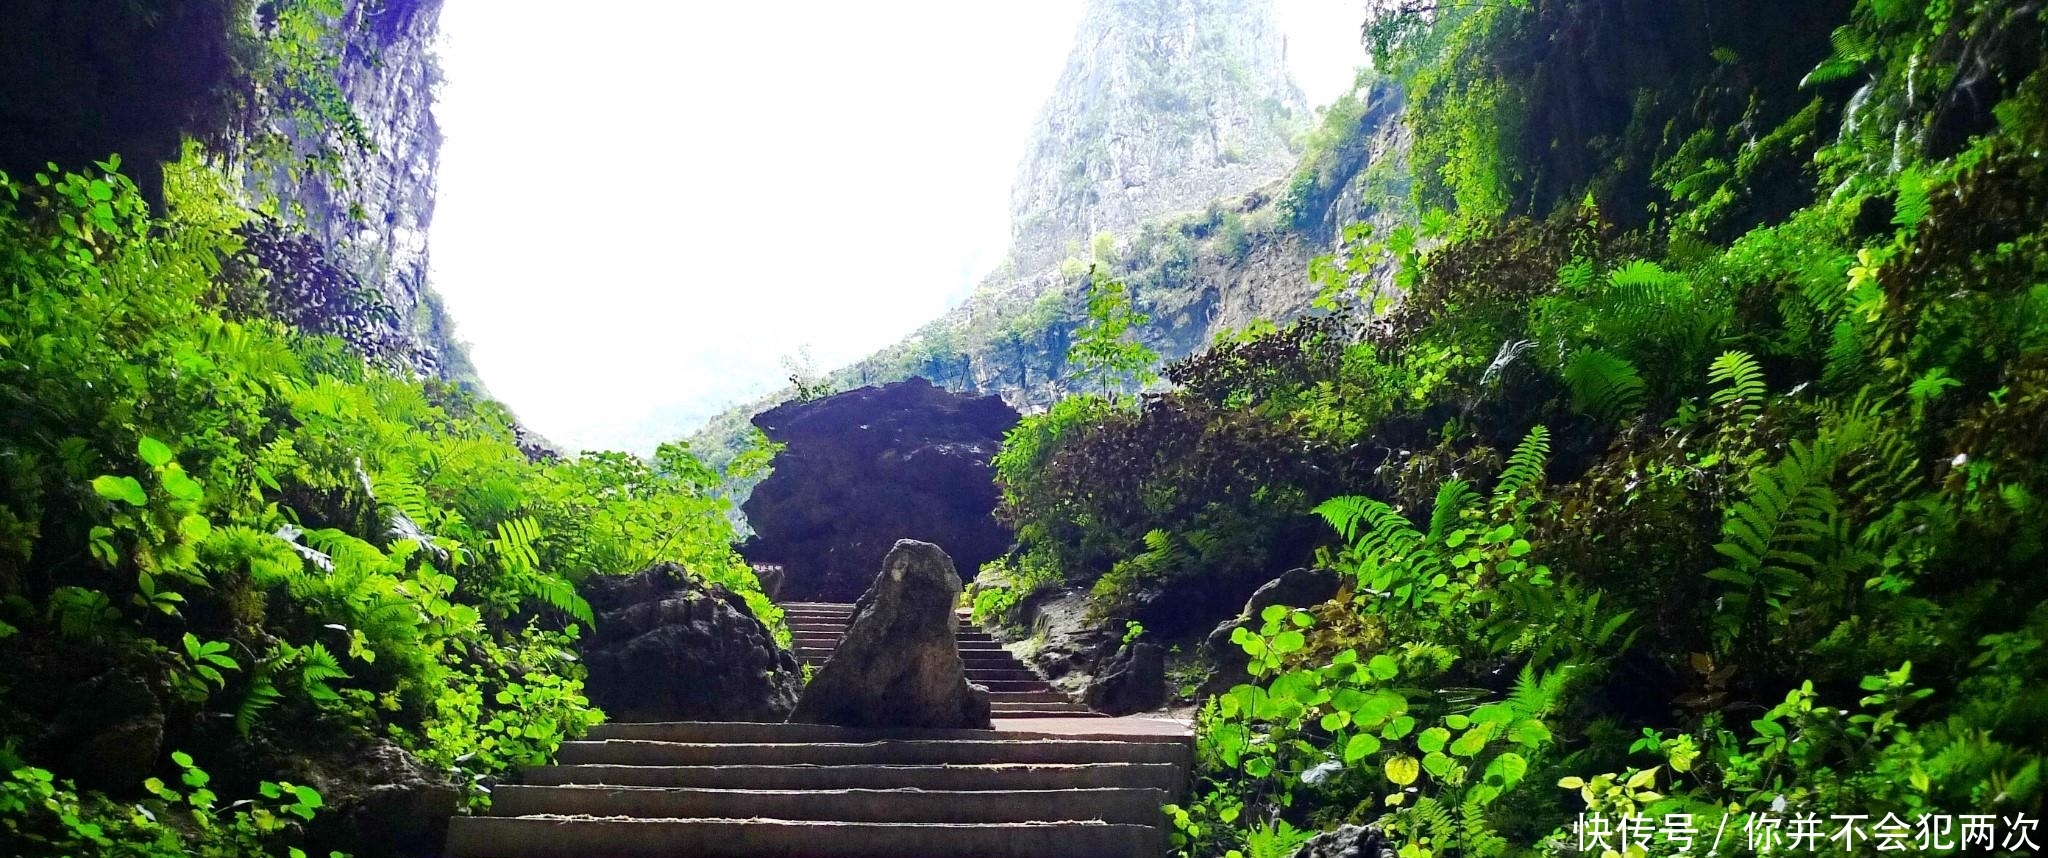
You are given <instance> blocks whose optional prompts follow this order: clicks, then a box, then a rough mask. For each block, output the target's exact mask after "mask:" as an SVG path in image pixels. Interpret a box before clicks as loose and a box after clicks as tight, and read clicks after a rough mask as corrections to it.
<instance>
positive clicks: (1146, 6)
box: [1010, 0, 1308, 271]
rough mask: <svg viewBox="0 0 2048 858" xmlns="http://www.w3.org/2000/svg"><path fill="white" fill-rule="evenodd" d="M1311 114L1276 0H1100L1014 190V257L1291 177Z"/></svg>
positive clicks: (1055, 255)
mask: <svg viewBox="0 0 2048 858" xmlns="http://www.w3.org/2000/svg"><path fill="white" fill-rule="evenodd" d="M1307 117H1308V110H1307V104H1306V102H1305V101H1304V99H1303V98H1302V95H1301V91H1300V90H1299V89H1297V88H1296V87H1295V85H1294V81H1293V79H1292V78H1291V77H1289V76H1288V72H1287V41H1286V36H1285V35H1284V34H1283V33H1282V31H1281V28H1280V25H1279V21H1278V19H1277V18H1276V16H1275V14H1274V9H1273V2H1272V0H1091V2H1089V3H1088V6H1087V9H1086V11H1085V12H1084V13H1083V17H1082V21H1081V27H1080V31H1079V33H1077V34H1076V37H1075V40H1074V47H1073V50H1072V52H1071V53H1070V54H1069V55H1068V57H1067V66H1066V69H1065V71H1063V72H1062V73H1061V75H1060V80H1059V84H1058V85H1057V87H1055V89H1054V90H1053V95H1052V97H1051V98H1050V99H1049V100H1048V101H1047V102H1046V104H1045V109H1044V113H1043V117H1042V119H1041V120H1040V122H1039V125H1038V132H1037V135H1036V136H1035V138H1034V139H1033V140H1032V143H1031V147H1030V149H1029V151H1028V153H1027V154H1026V155H1025V158H1024V163H1023V165H1022V167H1021V170H1020V172H1019V175H1018V177H1017V182H1016V184H1015V186H1013V188H1012V190H1011V207H1010V229H1011V233H1012V236H1013V242H1014V243H1013V244H1012V247H1011V256H1012V259H1013V260H1014V261H1015V263H1016V266H1017V268H1018V270H1021V271H1033V270H1037V269H1038V268H1040V267H1043V266H1045V265H1050V264H1057V263H1058V262H1059V261H1060V260H1061V258H1063V257H1065V256H1066V255H1068V253H1069V252H1070V251H1069V249H1068V247H1067V245H1068V244H1069V243H1070V242H1071V243H1075V244H1077V245H1079V246H1082V247H1085V246H1086V245H1087V243H1088V240H1089V237H1090V236H1092V235H1094V234H1095V233H1096V232H1099V231H1103V230H1110V231H1118V232H1121V231H1127V230H1129V229H1130V228H1132V227H1134V226H1136V225H1137V224H1138V222H1139V221H1141V220H1143V219H1145V218H1150V217H1156V216H1159V215H1162V214H1167V213H1170V212H1176V211H1183V210H1186V209H1191V208H1196V207H1199V206H1201V205H1203V204H1205V203H1207V202H1209V201H1210V200H1213V199H1216V198H1219V197H1224V196H1229V195H1231V194H1238V193H1243V192H1245V191H1248V190H1251V189H1252V188H1255V187H1257V186H1259V185H1261V184H1263V183H1265V182H1267V181H1269V180H1271V179H1273V178H1275V177H1278V176H1282V175H1285V174H1286V172H1287V171H1288V170H1289V169H1290V168H1292V167H1293V166H1294V158H1295V152H1294V151H1293V149H1292V145H1291V141H1292V139H1293V137H1294V134H1295V132H1297V131H1298V130H1300V129H1301V128H1303V127H1305V124H1306V123H1305V120H1306V119H1307ZM1076 255H1081V256H1085V255H1086V254H1085V251H1084V252H1082V253H1079V254H1076Z"/></svg>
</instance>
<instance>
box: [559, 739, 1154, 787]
mask: <svg viewBox="0 0 2048 858" xmlns="http://www.w3.org/2000/svg"><path fill="white" fill-rule="evenodd" d="M1175 744H1177V743H1175ZM1182 753H1183V755H1184V756H1183V759H1185V753H1186V752H1185V751H1183V752H1182ZM1182 778H1183V775H1182V769H1181V767H1180V765H1177V764H1175V763H1042V764H1033V763H995V764H984V765H974V766H815V765H793V766H774V765H711V766H632V765H585V766H539V767H536V768H530V769H526V770H525V771H524V772H522V773H521V776H520V779H521V780H522V781H524V782H525V783H527V784H532V785H540V786H565V785H572V784H583V785H604V786H640V787H671V788H695V789H787V790H833V789H927V790H1041V789H1091V788H1112V787H1113V788H1125V789H1158V790H1165V791H1167V792H1176V791H1178V790H1180V789H1181V788H1182V786H1181V779H1182Z"/></svg>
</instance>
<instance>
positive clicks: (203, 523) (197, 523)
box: [178, 512, 213, 542]
mask: <svg viewBox="0 0 2048 858" xmlns="http://www.w3.org/2000/svg"><path fill="white" fill-rule="evenodd" d="M211 533H213V524H212V523H210V522H208V521H207V520H206V516H203V515H200V514H198V513H196V512H195V513H192V514H190V515H187V516H185V517H184V518H181V519H178V534H179V535H180V536H183V537H185V539H186V540H187V541H190V542H198V541H200V540H203V539H205V538H206V537H207V536H208V535H209V534H211Z"/></svg>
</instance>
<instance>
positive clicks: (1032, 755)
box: [556, 713, 1183, 766]
mask: <svg viewBox="0 0 2048 858" xmlns="http://www.w3.org/2000/svg"><path fill="white" fill-rule="evenodd" d="M1063 714H1075V713H1063ZM1005 717H1008V716H1005ZM1182 755H1183V754H1182V749H1180V748H1178V747H1175V746H1172V745H1165V744H1161V743H1158V742H1121V741H1097V740H1077V741H1069V740H1060V739H1023V740H1003V739H995V740H975V739H952V740H925V739H908V740H884V741H878V742H745V743H725V744H717V743H701V742H650V741H644V740H637V739H610V740H603V741H595V742H590V741H579V742H564V743H562V748H561V751H560V752H559V753H558V754H556V757H557V759H558V760H559V761H560V762H561V763H562V764H564V765H579V764H611V765H642V766H708V765H721V764H722V765H792V764H798V763H809V764H813V765H831V766H846V765H899V766H901V765H975V764H981V763H1173V762H1179V761H1180V760H1181V758H1182Z"/></svg>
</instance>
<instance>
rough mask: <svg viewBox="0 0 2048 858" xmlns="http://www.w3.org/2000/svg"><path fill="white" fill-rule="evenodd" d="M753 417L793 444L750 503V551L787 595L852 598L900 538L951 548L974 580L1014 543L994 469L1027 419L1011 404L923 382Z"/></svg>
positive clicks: (806, 598)
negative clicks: (999, 509) (998, 515)
mask: <svg viewBox="0 0 2048 858" xmlns="http://www.w3.org/2000/svg"><path fill="white" fill-rule="evenodd" d="M753 422H754V425H756V426H759V427H761V429H762V431H764V432H766V433H767V435H768V437H769V438H771V439H773V440H775V441H778V442H781V443H783V444H787V445H788V447H787V448H786V449H784V450H783V451H782V453H781V454H779V455H777V456H776V457H775V472H774V473H773V474H772V475H770V476H769V477H768V479H766V480H764V481H763V482H762V483H761V484H760V485H759V486H757V487H755V489H754V492H753V496H752V497H750V498H748V500H747V502H746V506H745V509H746V514H747V521H748V523H750V524H751V525H752V526H753V528H754V531H755V534H756V536H755V538H754V539H752V540H750V541H749V542H748V543H747V545H746V546H745V547H744V548H743V549H742V551H743V553H744V554H746V555H747V559H748V560H750V561H753V562H755V563H772V564H780V565H782V566H783V567H784V568H785V570H786V575H785V577H784V582H783V585H782V594H781V598H784V599H787V600H793V601H822V602H847V601H852V600H853V599H854V598H856V597H858V596H860V594H861V593H862V591H863V590H865V589H866V588H867V586H868V583H869V581H870V580H871V579H872V578H873V577H874V570H875V569H876V568H877V567H878V566H880V565H881V562H882V557H883V555H884V554H886V553H887V552H888V551H889V550H890V547H891V546H893V545H895V544H896V541H897V540H899V539H919V540H925V541H928V542H934V543H937V544H939V545H943V546H945V547H946V551H947V552H949V553H950V554H951V556H952V557H953V558H954V560H955V561H957V562H958V563H959V564H960V568H961V570H962V571H963V572H965V573H966V574H967V575H969V576H970V577H971V576H972V575H973V574H974V572H975V570H977V569H979V568H981V564H983V563H986V562H988V561H990V560H993V559H995V558H996V557H998V556H1000V555H1001V554H1002V553H1003V552H1004V551H1005V550H1007V549H1008V548H1009V545H1010V540H1011V534H1010V531H1009V529H1008V528H1006V527H1004V526H1003V525H1002V524H1001V523H999V522H997V521H996V520H995V516H994V515H993V512H994V510H995V506H996V502H997V501H998V499H999V493H998V491H997V489H996V485H995V472H994V469H993V468H992V467H991V466H990V465H989V460H990V459H991V458H992V457H994V456H995V454H996V451H998V450H1000V449H1001V448H1002V439H1003V433H1005V432H1008V431H1009V430H1010V428H1011V427H1012V426H1015V425H1016V424H1017V412H1016V410H1015V409H1012V408H1011V407H1010V406H1008V405H1005V404H1003V401H1002V400H1001V399H998V398H996V397H993V396H985V397H973V396H966V395H961V394H955V393H948V392H946V391H943V390H939V389H937V388H935V387H933V386H932V385H931V384H930V383H929V382H927V381H925V380H923V379H918V378H913V379H911V380H909V381H903V382H897V383H894V384H887V385H882V386H880V387H864V388H860V389H858V390H851V391H847V392H845V393H841V394H838V395H836V396H829V397H826V398H824V399H819V400H815V401H811V402H790V403H785V404H783V405H781V406H779V407H777V408H774V409H772V410H770V411H767V412H765V413H763V414H761V415H759V416H756V417H755V418H754V421H753ZM955 589H957V587H956V588H955Z"/></svg>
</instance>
